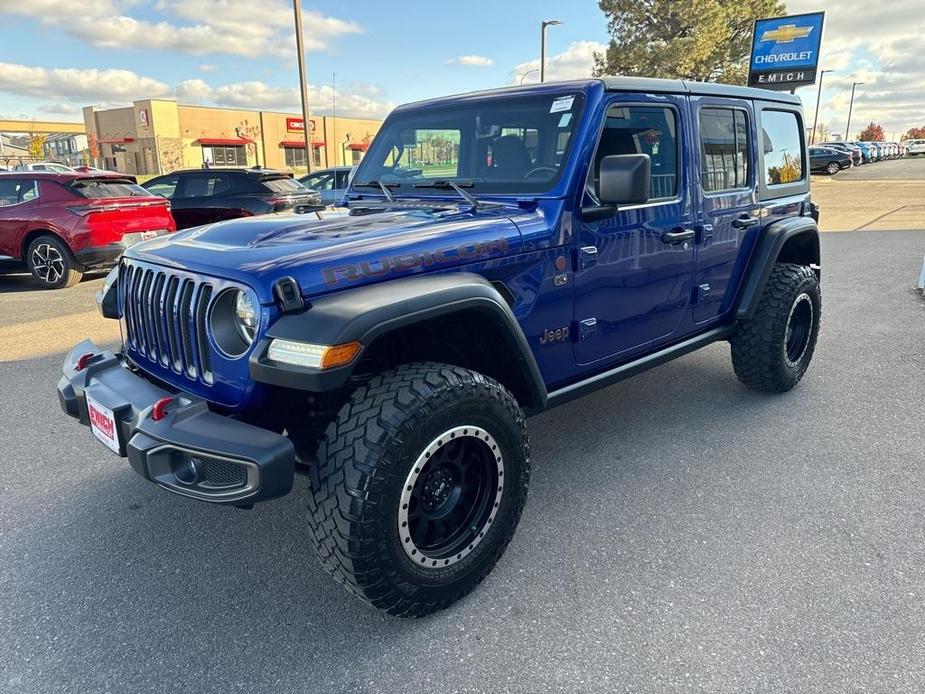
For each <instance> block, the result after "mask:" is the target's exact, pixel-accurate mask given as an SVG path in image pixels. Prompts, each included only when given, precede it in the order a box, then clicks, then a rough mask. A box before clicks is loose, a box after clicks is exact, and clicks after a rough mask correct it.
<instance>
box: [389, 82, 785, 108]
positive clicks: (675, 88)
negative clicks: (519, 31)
mask: <svg viewBox="0 0 925 694" xmlns="http://www.w3.org/2000/svg"><path fill="white" fill-rule="evenodd" d="M596 84H603V85H604V88H605V89H606V90H607V91H611V92H640V93H647V94H651V93H661V94H695V95H698V96H718V97H727V98H735V99H751V100H754V101H776V102H779V103H783V104H789V105H792V106H802V103H803V102H802V101H800V98H799V97H798V96H796V95H795V94H790V93H788V92H778V91H772V90H770V89H757V88H755V87H740V86H738V85H734V84H718V83H715V82H693V81H687V80H667V79H658V78H655V77H597V78H592V79H583V80H565V81H558V82H544V83H542V84H526V85H513V86H509V87H498V88H496V89H486V90H481V91H475V92H467V93H464V94H454V95H447V96H443V97H437V98H433V99H424V100H422V101H415V102H410V103H407V104H402V105H401V106H399V107H398V108H397V109H396V110H404V109H405V108H412V107H420V106H429V105H436V104H438V103H440V102H443V101H446V100H452V99H458V98H477V97H490V96H508V95H510V94H524V95H527V94H532V93H546V92H549V91H550V90H555V89H561V88H563V87H566V88H572V89H577V90H586V89H589V88H591V87H593V86H594V85H596Z"/></svg>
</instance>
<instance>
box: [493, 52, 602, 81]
mask: <svg viewBox="0 0 925 694" xmlns="http://www.w3.org/2000/svg"><path fill="white" fill-rule="evenodd" d="M606 49H607V46H605V45H604V44H603V43H598V42H597V41H575V42H573V43H571V44H569V46H568V48H566V49H565V50H564V51H562V52H561V53H555V54H553V55H548V56H546V79H547V80H571V79H582V78H584V77H591V71H592V70H593V69H594V54H595V53H600V52H601V51H605V50H606ZM539 68H540V60H539V58H535V59H533V60H528V61H526V62H523V63H520V64H518V65H515V66H514V71H513V74H512V78H511V81H512V82H514V83H515V84H517V83H520V80H521V78H522V77H523V76H524V75H526V78H525V79H524V83H525V84H529V83H531V82H539V81H540V73H539ZM531 70H536V72H530V71H531ZM527 73H530V74H527Z"/></svg>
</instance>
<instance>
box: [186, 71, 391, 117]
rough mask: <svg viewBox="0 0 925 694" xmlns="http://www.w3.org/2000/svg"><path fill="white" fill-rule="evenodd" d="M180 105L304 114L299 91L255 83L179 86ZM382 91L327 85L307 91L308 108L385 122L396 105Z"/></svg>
mask: <svg viewBox="0 0 925 694" xmlns="http://www.w3.org/2000/svg"><path fill="white" fill-rule="evenodd" d="M176 94H177V98H178V99H179V100H180V101H181V102H186V103H196V104H216V105H218V106H227V107H231V108H249V109H258V110H264V111H287V112H293V113H297V112H299V111H300V110H301V108H302V105H301V99H300V96H299V90H298V89H297V88H295V87H291V88H289V87H275V86H271V85H268V84H265V83H264V82H260V81H256V80H252V81H248V82H237V83H232V84H224V85H220V86H217V87H213V86H211V85H209V84H208V83H206V82H205V81H204V80H201V79H191V80H186V81H184V82H181V83H180V84H179V85H178V86H177V91H176ZM378 95H379V90H378V88H376V87H373V86H372V85H351V87H350V88H349V90H348V91H340V90H338V91H337V92H336V94H335V92H334V90H333V89H331V87H330V86H328V85H322V86H316V85H311V84H310V85H309V87H308V104H309V109H310V110H311V112H312V113H324V114H329V113H331V112H332V110H333V107H334V102H335V96H336V102H337V104H336V105H337V113H338V115H340V116H345V117H346V116H354V117H357V118H383V117H385V115H386V114H388V112H389V111H391V110H392V108H393V106H394V104H392V103H389V102H384V101H382V100H380V99H378V98H377V97H378Z"/></svg>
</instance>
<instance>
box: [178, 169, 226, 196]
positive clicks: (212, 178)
mask: <svg viewBox="0 0 925 694" xmlns="http://www.w3.org/2000/svg"><path fill="white" fill-rule="evenodd" d="M184 183H185V185H184V186H182V188H181V190H180V193H179V195H177V197H179V198H207V197H211V196H213V195H222V194H224V193H227V192H229V191H230V190H231V180H230V178H229V177H228V176H225V175H222V174H195V175H193V176H189V177H188V178H186V180H185V181H184Z"/></svg>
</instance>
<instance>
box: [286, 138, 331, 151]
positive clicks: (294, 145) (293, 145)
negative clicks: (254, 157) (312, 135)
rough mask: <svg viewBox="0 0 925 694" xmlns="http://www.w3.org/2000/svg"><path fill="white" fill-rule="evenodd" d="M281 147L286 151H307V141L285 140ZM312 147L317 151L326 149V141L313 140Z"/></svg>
mask: <svg viewBox="0 0 925 694" xmlns="http://www.w3.org/2000/svg"><path fill="white" fill-rule="evenodd" d="M279 146H280V147H285V148H286V149H305V140H283V141H282V142H280V143H279ZM312 147H314V148H315V149H317V148H318V147H324V141H323V140H312Z"/></svg>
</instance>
